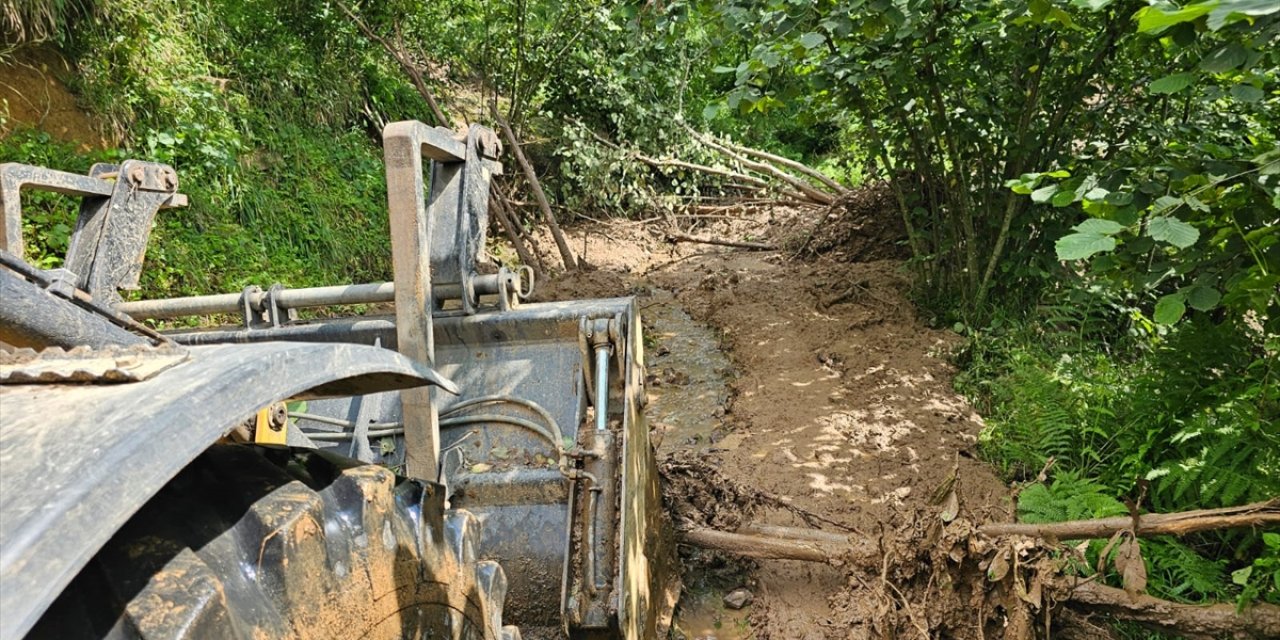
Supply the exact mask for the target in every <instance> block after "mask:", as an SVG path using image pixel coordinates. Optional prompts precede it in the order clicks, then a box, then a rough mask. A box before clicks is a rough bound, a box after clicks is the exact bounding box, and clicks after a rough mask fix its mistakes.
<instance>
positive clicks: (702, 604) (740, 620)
mask: <svg viewBox="0 0 1280 640" xmlns="http://www.w3.org/2000/svg"><path fill="white" fill-rule="evenodd" d="M723 595H724V594H723V593H721V592H720V591H718V590H709V591H701V592H695V593H689V592H686V593H684V594H682V596H681V598H680V609H679V611H678V612H677V615H676V625H675V629H674V630H673V632H672V634H671V637H672V638H677V639H678V638H680V637H682V636H683V637H684V638H685V640H747V639H748V638H751V637H752V634H751V624H750V622H749V621H748V618H749V616H750V614H751V607H749V606H748V607H746V608H744V609H739V610H736V611H735V610H733V609H729V608H727V607H725V606H724V602H723V600H722V598H723Z"/></svg>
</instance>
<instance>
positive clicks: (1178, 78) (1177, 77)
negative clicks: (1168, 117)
mask: <svg viewBox="0 0 1280 640" xmlns="http://www.w3.org/2000/svg"><path fill="white" fill-rule="evenodd" d="M1194 77H1195V76H1194V75H1192V74H1190V73H1175V74H1173V75H1170V76H1165V77H1163V78H1160V79H1159V80H1156V81H1155V82H1152V83H1151V93H1157V94H1170V93H1177V92H1179V91H1182V90H1183V89H1186V88H1187V87H1189V86H1191V80H1192V79H1193V78H1194Z"/></svg>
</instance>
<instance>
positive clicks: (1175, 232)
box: [1147, 216, 1200, 249]
mask: <svg viewBox="0 0 1280 640" xmlns="http://www.w3.org/2000/svg"><path fill="white" fill-rule="evenodd" d="M1147 235H1149V236H1151V237H1152V238H1153V239H1155V240H1158V241H1160V242H1167V243H1169V244H1171V245H1173V246H1175V247H1177V248H1179V249H1186V248H1187V247H1189V246H1191V245H1193V244H1195V243H1196V240H1199V239H1200V230H1199V229H1196V228H1195V227H1193V226H1191V225H1189V224H1187V223H1185V222H1183V221H1181V220H1179V219H1177V218H1174V217H1170V216H1155V217H1152V218H1151V219H1150V220H1147Z"/></svg>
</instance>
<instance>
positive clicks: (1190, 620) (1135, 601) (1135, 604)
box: [1068, 582, 1280, 638]
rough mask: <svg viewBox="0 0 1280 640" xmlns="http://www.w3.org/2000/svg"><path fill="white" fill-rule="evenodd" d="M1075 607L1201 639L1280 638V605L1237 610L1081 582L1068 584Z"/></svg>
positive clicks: (1071, 600) (1070, 599) (1255, 604)
mask: <svg viewBox="0 0 1280 640" xmlns="http://www.w3.org/2000/svg"><path fill="white" fill-rule="evenodd" d="M1068 588H1069V589H1070V596H1069V601H1070V603H1071V605H1072V607H1074V608H1077V609H1082V610H1088V611H1102V612H1105V613H1107V614H1110V615H1111V616H1113V617H1116V618H1120V619H1123V620H1132V621H1134V622H1137V623H1139V624H1141V625H1143V626H1146V627H1149V628H1153V629H1158V630H1161V631H1171V632H1174V633H1177V634H1179V635H1183V636H1190V637H1200V638H1277V637H1280V606H1276V605H1273V604H1265V603H1260V602H1259V603H1254V604H1253V605H1252V606H1250V607H1248V608H1247V609H1245V610H1243V611H1241V612H1239V613H1237V612H1236V607H1235V605H1233V604H1211V605H1194V604H1180V603H1177V602H1170V601H1168V600H1162V599H1160V598H1156V597H1153V596H1148V595H1139V596H1137V597H1136V598H1130V597H1129V594H1128V593H1125V591H1124V590H1123V589H1116V588H1114V587H1108V586H1105V585H1100V584H1098V583H1096V582H1080V583H1078V584H1075V585H1072V586H1070V587H1068Z"/></svg>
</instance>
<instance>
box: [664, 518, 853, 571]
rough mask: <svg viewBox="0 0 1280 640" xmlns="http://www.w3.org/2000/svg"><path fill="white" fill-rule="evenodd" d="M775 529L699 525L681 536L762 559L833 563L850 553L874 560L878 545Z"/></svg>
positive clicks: (707, 546)
mask: <svg viewBox="0 0 1280 640" xmlns="http://www.w3.org/2000/svg"><path fill="white" fill-rule="evenodd" d="M772 533H773V534H774V535H761V534H759V533H729V532H727V531H718V530H716V529H707V528H703V527H696V528H692V529H684V530H682V531H680V532H679V537H680V541H681V542H683V543H685V544H690V545H694V546H697V547H702V548H703V549H714V550H717V551H725V552H728V553H732V554H734V555H739V556H744V557H747V558H756V559H760V560H804V561H806V562H822V563H826V564H833V563H836V562H839V561H840V560H841V559H842V558H846V557H851V558H853V559H854V560H855V561H858V562H866V561H871V560H872V559H873V557H874V555H875V549H873V548H871V547H870V546H868V545H865V544H862V545H858V544H855V543H854V542H853V540H852V539H851V538H849V537H847V536H840V535H837V534H826V536H822V537H810V536H799V535H792V536H791V537H789V538H783V537H778V536H777V535H776V534H777V533H778V531H777V529H776V528H775V530H774V531H773V532H772ZM827 536H830V537H827Z"/></svg>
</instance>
